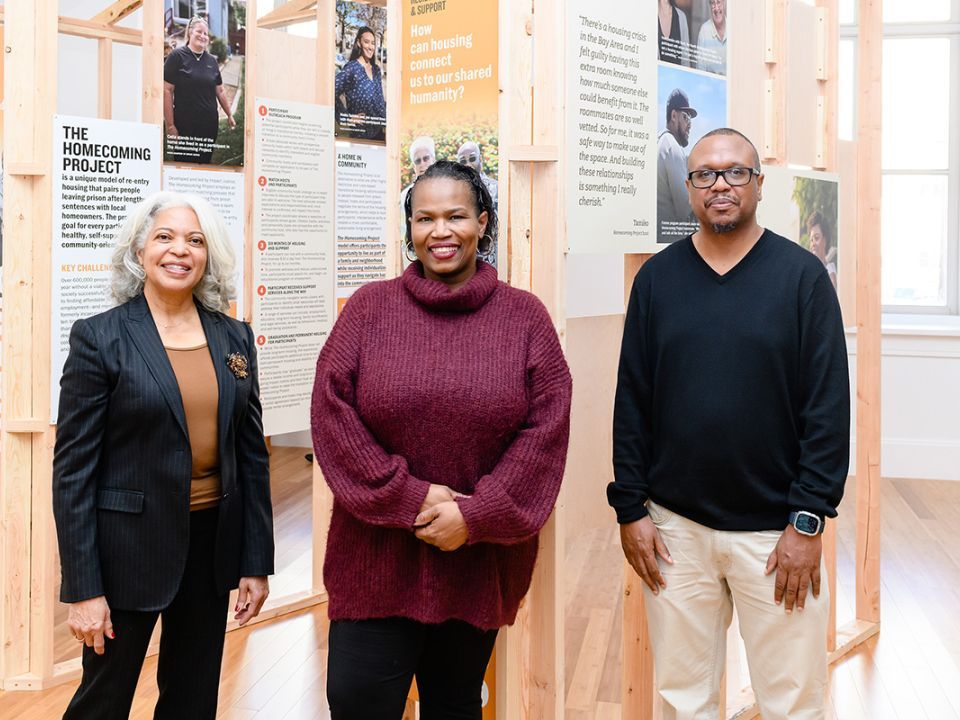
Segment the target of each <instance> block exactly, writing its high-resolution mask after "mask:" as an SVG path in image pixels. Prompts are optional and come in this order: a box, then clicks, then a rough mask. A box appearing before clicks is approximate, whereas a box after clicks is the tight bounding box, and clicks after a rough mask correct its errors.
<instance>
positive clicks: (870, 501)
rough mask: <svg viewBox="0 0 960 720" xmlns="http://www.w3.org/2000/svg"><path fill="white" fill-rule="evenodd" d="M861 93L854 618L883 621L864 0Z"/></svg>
mask: <svg viewBox="0 0 960 720" xmlns="http://www.w3.org/2000/svg"><path fill="white" fill-rule="evenodd" d="M859 2H860V5H859V14H858V18H859V23H860V33H859V38H860V48H859V58H860V63H859V70H858V85H857V87H858V92H857V118H858V122H859V125H860V127H859V128H858V131H857V137H858V139H859V140H858V142H859V146H858V152H857V198H858V216H859V221H858V223H857V549H856V568H857V619H858V620H866V621H868V622H873V623H878V622H880V362H881V353H880V336H881V331H880V307H881V306H880V197H881V192H882V182H881V179H882V178H881V172H882V168H881V163H880V147H881V142H880V141H881V134H880V129H881V116H882V112H881V110H882V106H881V102H880V101H881V93H882V87H883V84H882V74H881V72H882V69H883V15H882V2H881V0H859Z"/></svg>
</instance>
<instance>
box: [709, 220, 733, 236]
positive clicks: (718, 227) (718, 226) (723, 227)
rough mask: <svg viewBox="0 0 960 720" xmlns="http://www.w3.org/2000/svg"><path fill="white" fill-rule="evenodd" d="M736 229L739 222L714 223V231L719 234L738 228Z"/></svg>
mask: <svg viewBox="0 0 960 720" xmlns="http://www.w3.org/2000/svg"><path fill="white" fill-rule="evenodd" d="M736 229H737V223H736V222H728V223H714V224H713V231H714V232H715V233H716V234H717V235H723V234H724V233H728V232H733V231H734V230H736Z"/></svg>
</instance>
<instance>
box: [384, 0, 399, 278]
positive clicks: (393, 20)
mask: <svg viewBox="0 0 960 720" xmlns="http://www.w3.org/2000/svg"><path fill="white" fill-rule="evenodd" d="M400 5H401V3H400V1H399V0H391V2H388V3H387V8H386V10H387V41H386V48H387V61H388V67H387V88H386V93H385V95H386V98H387V116H388V120H387V236H386V242H387V257H386V266H387V273H391V272H398V271H399V269H400V236H399V228H400V204H399V202H398V201H397V200H396V199H394V198H395V196H394V195H393V193H394V191H395V190H396V188H399V187H400V163H401V161H402V160H403V158H401V157H400V104H401V102H402V99H401V96H402V93H403V88H402V87H401V84H400V78H401V76H402V72H401V68H400V65H401V62H400V58H402V57H403V38H402V36H401V28H402V27H403V18H402V13H401V11H400ZM390 58H393V62H392V64H391V63H390ZM391 117H392V118H393V119H392V120H391V119H389V118H391Z"/></svg>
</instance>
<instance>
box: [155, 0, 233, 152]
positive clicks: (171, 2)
mask: <svg viewBox="0 0 960 720" xmlns="http://www.w3.org/2000/svg"><path fill="white" fill-rule="evenodd" d="M163 23H164V43H163V55H164V59H163V125H164V140H165V142H164V160H166V161H168V162H171V161H172V162H176V163H196V164H200V165H226V166H237V165H243V133H244V111H243V109H244V90H243V87H244V83H243V78H244V55H245V49H246V33H247V30H246V24H247V3H246V0H164V13H163Z"/></svg>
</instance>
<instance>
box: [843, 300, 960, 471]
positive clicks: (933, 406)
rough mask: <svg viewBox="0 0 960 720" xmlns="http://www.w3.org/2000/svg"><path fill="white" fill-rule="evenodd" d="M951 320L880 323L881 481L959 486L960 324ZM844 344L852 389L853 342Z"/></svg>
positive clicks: (888, 319)
mask: <svg viewBox="0 0 960 720" xmlns="http://www.w3.org/2000/svg"><path fill="white" fill-rule="evenodd" d="M952 320H953V321H951V320H945V319H943V318H927V319H922V318H910V319H909V321H907V320H905V319H902V318H901V319H897V318H896V316H890V317H884V329H883V340H882V345H881V352H882V361H881V362H882V364H881V380H880V384H881V398H880V412H881V435H882V448H881V455H880V472H881V474H882V475H883V477H898V478H923V479H932V480H957V481H960V319H956V318H954V319H952ZM847 344H848V349H849V351H850V356H851V357H850V362H851V383H854V382H855V380H856V370H855V362H856V337H855V336H854V335H852V334H850V335H848V336H847ZM854 387H855V385H854ZM854 398H855V395H854ZM855 412H856V406H855V405H854V413H855ZM853 451H854V455H853V457H854V458H855V457H856V448H855V447H854V449H853ZM850 472H851V474H852V473H854V472H855V463H854V464H853V466H852V467H851V471H850Z"/></svg>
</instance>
